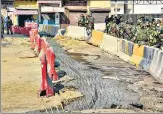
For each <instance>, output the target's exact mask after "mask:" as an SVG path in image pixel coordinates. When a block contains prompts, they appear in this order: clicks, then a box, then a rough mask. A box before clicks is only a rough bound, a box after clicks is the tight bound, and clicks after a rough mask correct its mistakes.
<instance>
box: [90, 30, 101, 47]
mask: <svg viewBox="0 0 163 114" xmlns="http://www.w3.org/2000/svg"><path fill="white" fill-rule="evenodd" d="M103 37H104V33H103V32H100V31H96V30H93V31H92V37H91V40H90V42H91V43H92V44H93V45H95V46H100V45H101V44H102V41H103Z"/></svg>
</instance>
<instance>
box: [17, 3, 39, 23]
mask: <svg viewBox="0 0 163 114" xmlns="http://www.w3.org/2000/svg"><path fill="white" fill-rule="evenodd" d="M14 8H15V9H14V25H18V26H24V25H25V21H26V20H32V18H34V19H35V20H37V18H38V5H37V0H15V1H14Z"/></svg>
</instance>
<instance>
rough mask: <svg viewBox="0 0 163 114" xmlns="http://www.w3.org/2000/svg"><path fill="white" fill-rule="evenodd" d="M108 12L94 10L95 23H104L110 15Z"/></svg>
mask: <svg viewBox="0 0 163 114" xmlns="http://www.w3.org/2000/svg"><path fill="white" fill-rule="evenodd" d="M108 14H109V13H108V12H92V16H93V17H94V18H95V23H104V22H105V17H106V16H108Z"/></svg>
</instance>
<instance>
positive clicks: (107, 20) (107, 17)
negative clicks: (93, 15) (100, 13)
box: [105, 16, 109, 25]
mask: <svg viewBox="0 0 163 114" xmlns="http://www.w3.org/2000/svg"><path fill="white" fill-rule="evenodd" d="M108 23H109V16H106V18H105V25H107V24H108Z"/></svg>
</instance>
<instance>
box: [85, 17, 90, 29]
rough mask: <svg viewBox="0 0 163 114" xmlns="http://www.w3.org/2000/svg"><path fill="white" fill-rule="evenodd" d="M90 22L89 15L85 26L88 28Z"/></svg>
mask: <svg viewBox="0 0 163 114" xmlns="http://www.w3.org/2000/svg"><path fill="white" fill-rule="evenodd" d="M89 23H90V19H89V15H87V16H86V18H85V27H86V28H88V25H89Z"/></svg>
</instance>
